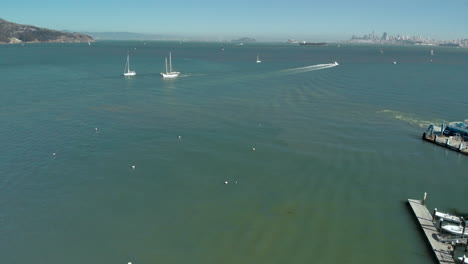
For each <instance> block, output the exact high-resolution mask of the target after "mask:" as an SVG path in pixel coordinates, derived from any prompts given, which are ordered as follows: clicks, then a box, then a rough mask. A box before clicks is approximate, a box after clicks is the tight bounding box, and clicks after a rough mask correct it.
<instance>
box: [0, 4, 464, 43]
mask: <svg viewBox="0 0 468 264" xmlns="http://www.w3.org/2000/svg"><path fill="white" fill-rule="evenodd" d="M467 13H468V1H467V0H451V1H436V0H429V1H421V0H412V1H403V0H394V1H383V0H380V1H375V0H374V1H372V0H361V1H343V0H336V1H305V0H300V1H295V2H283V1H278V0H272V1H264V0H260V1H246V0H238V1H232V2H219V1H213V0H208V1H203V2H200V1H194V0H180V1H174V2H170V4H169V3H168V1H164V2H163V1H149V0H137V1H132V2H128V1H121V0H116V1H109V0H101V1H90V0H82V1H78V2H77V1H67V0H64V1H59V0H46V1H40V2H38V1H32V0H23V1H7V2H5V3H2V12H1V13H0V18H3V19H6V20H8V21H11V22H15V23H20V24H30V25H35V26H39V27H45V28H50V29H56V30H72V31H87V32H106V31H107V32H135V33H145V34H171V35H185V36H188V37H198V38H210V39H218V40H230V39H232V38H236V37H244V36H246V37H253V38H256V39H257V40H260V41H280V40H286V39H288V38H294V39H297V40H315V41H340V40H347V39H349V38H351V36H352V35H364V34H367V33H368V32H372V31H375V32H376V33H377V32H378V33H379V34H382V33H383V32H389V33H390V32H391V33H392V34H401V35H413V36H416V35H417V36H419V35H421V36H423V37H425V38H433V39H439V40H451V39H464V38H468V26H467V25H468V18H467V15H466V14H467Z"/></svg>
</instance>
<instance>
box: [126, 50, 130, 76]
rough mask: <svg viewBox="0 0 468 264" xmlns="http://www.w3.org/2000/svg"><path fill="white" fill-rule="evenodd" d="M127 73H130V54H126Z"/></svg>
mask: <svg viewBox="0 0 468 264" xmlns="http://www.w3.org/2000/svg"><path fill="white" fill-rule="evenodd" d="M127 72H130V54H127Z"/></svg>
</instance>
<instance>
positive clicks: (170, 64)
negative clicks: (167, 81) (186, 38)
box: [169, 52, 172, 72]
mask: <svg viewBox="0 0 468 264" xmlns="http://www.w3.org/2000/svg"><path fill="white" fill-rule="evenodd" d="M169 72H172V57H171V53H170V52H169Z"/></svg>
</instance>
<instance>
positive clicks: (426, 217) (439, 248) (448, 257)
mask: <svg viewBox="0 0 468 264" xmlns="http://www.w3.org/2000/svg"><path fill="white" fill-rule="evenodd" d="M408 203H409V204H410V206H411V209H413V212H414V215H415V216H416V219H417V220H418V222H419V224H420V225H421V228H422V230H423V231H424V234H425V235H426V238H427V240H428V241H429V244H430V246H431V248H432V251H434V254H435V256H436V258H437V259H438V260H439V263H441V264H449V263H455V260H454V259H453V256H452V254H453V248H452V247H451V246H450V245H448V244H444V243H442V242H441V241H440V239H439V235H438V234H439V232H438V231H437V228H436V227H435V226H434V223H433V222H432V215H431V213H430V212H429V210H427V207H426V206H425V205H424V204H423V203H422V201H420V200H412V199H408Z"/></svg>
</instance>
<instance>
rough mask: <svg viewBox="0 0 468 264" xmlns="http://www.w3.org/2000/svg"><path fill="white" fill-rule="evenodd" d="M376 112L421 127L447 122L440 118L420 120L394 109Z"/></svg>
mask: <svg viewBox="0 0 468 264" xmlns="http://www.w3.org/2000/svg"><path fill="white" fill-rule="evenodd" d="M377 113H378V114H386V115H389V116H391V117H393V118H395V119H398V120H400V121H403V122H405V123H408V124H410V125H413V126H418V127H422V128H427V127H428V126H429V125H430V124H440V123H444V122H445V123H447V121H444V120H440V119H437V120H436V119H434V120H421V119H419V118H417V117H415V116H412V115H410V114H405V113H402V112H398V111H394V110H381V111H377Z"/></svg>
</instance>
